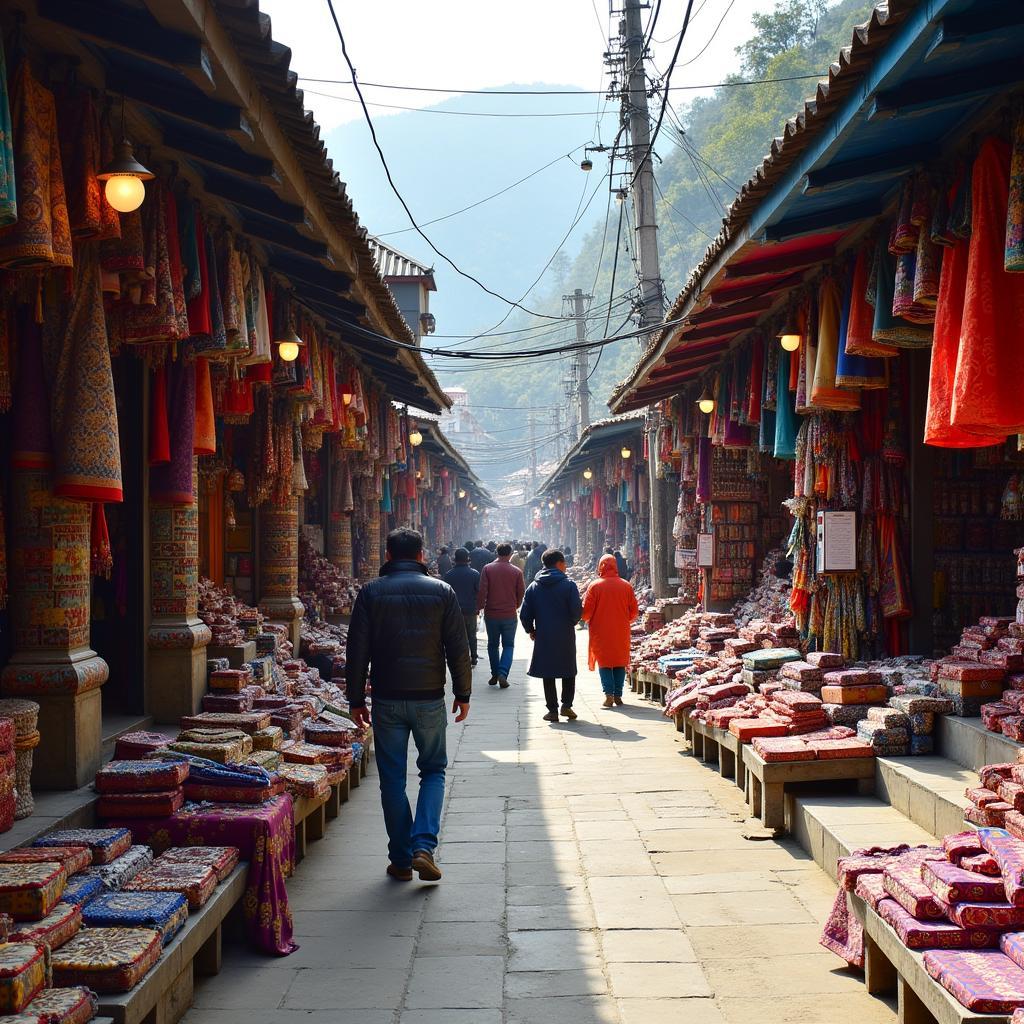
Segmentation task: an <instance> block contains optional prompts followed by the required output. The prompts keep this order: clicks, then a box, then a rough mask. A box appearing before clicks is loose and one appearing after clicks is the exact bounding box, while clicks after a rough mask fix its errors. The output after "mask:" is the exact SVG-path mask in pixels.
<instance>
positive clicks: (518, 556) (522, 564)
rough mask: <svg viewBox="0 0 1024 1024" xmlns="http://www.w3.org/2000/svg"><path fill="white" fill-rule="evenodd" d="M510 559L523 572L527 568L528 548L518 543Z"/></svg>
mask: <svg viewBox="0 0 1024 1024" xmlns="http://www.w3.org/2000/svg"><path fill="white" fill-rule="evenodd" d="M510 561H511V562H512V564H513V565H514V566H515V567H516V568H517V569H518V570H519V571H520V572H522V571H523V570H524V569H525V568H526V549H525V548H524V547H523V546H522V545H518V546H517V547H516V549H515V551H513V552H512V558H511V559H510Z"/></svg>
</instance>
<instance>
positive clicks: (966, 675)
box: [939, 661, 1006, 683]
mask: <svg viewBox="0 0 1024 1024" xmlns="http://www.w3.org/2000/svg"><path fill="white" fill-rule="evenodd" d="M1005 675H1006V673H1005V672H1004V671H1003V670H1002V669H1001V668H999V667H998V666H996V665H979V664H977V663H976V662H973V661H942V662H939V678H940V679H951V680H953V681H954V682H957V683H984V682H996V683H998V682H1002V680H1003V677H1004V676H1005Z"/></svg>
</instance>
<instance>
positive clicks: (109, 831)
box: [32, 828, 132, 864]
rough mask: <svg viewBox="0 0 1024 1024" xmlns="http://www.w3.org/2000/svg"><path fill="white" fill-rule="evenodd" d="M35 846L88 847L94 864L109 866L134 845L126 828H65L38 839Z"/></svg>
mask: <svg viewBox="0 0 1024 1024" xmlns="http://www.w3.org/2000/svg"><path fill="white" fill-rule="evenodd" d="M32 845H33V846H87V847H89V849H90V850H91V851H92V862H93V864H109V863H110V861H112V860H113V859H114V858H115V857H120V856H121V854H122V853H125V852H126V851H127V850H128V848H129V847H130V846H131V845H132V834H131V832H129V831H128V829H126V828H65V829H58V830H57V831H56V832H49V833H47V834H46V835H45V836H41V837H40V838H39V839H36V840H35V841H34V842H33V843H32Z"/></svg>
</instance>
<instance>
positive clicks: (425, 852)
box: [346, 529, 473, 882]
mask: <svg viewBox="0 0 1024 1024" xmlns="http://www.w3.org/2000/svg"><path fill="white" fill-rule="evenodd" d="M347 656H348V664H347V666H346V677H347V680H348V701H349V706H350V708H351V711H352V718H353V719H354V720H355V722H356V724H357V725H360V726H366V725H368V724H370V722H371V721H372V723H373V748H374V753H375V755H376V760H377V772H378V774H379V776H380V799H381V805H382V807H383V810H384V824H385V827H386V828H387V832H388V857H389V863H388V867H387V873H388V875H390V876H391V877H392V878H394V879H396V880H398V881H400V882H408V881H411V879H412V873H413V870H414V869H415V871H416V872H417V874H418V875H419V876H420V880H421V881H430V882H436V881H438V880H439V879H440V877H441V869H440V868H439V867H438V866H437V864H436V863H435V861H434V852H435V850H436V849H437V834H438V831H439V830H440V827H441V808H442V806H443V804H444V773H445V769H446V768H447V767H448V755H447V751H446V749H445V731H446V729H447V724H448V723H447V718H446V715H445V703H444V686H445V666H446V665H447V668H448V671H449V672H451V676H452V689H453V690H454V692H455V703H454V705H453V707H452V711H453V712H454V713H455V721H456V722H462V721H464V720H465V718H466V717H467V715H468V714H469V697H470V691H471V690H472V678H473V670H472V668H471V667H470V664H469V648H468V646H467V644H466V627H465V622H464V620H463V618H462V613H461V612H460V611H459V602H458V599H457V598H456V597H455V592H454V591H453V590H452V588H451V587H450V586H448V584H447V583H444V582H442V581H441V580H437V579H434V578H433V577H431V576H430V575H428V573H427V567H426V565H424V563H423V537H422V536H421V535H420V534H418V533H417V532H416V531H415V530H408V529H399V530H392V531H391V533H389V534H388V539H387V561H386V562H385V563H384V565H383V566H382V567H381V570H380V577H379V578H378V579H375V580H372V581H371V582H370V583H367V584H365V585H364V586H363V588H362V589H361V590H360V591H359V595H358V597H357V598H356V603H355V605H354V607H353V609H352V621H351V622H350V623H349V627H348V649H347ZM371 666H372V668H373V708H372V711H368V710H367V707H366V678H367V674H368V672H369V670H370V668H371ZM410 735H411V736H412V738H413V742H414V743H415V744H416V751H417V757H416V767H417V768H418V769H419V773H420V788H419V794H418V797H417V800H416V816H415V818H414V817H413V815H412V811H411V809H410V807H409V798H408V796H407V795H406V790H405V787H406V776H407V771H408V767H407V762H408V756H409V737H410Z"/></svg>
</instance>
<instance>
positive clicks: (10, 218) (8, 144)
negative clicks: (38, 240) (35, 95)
mask: <svg viewBox="0 0 1024 1024" xmlns="http://www.w3.org/2000/svg"><path fill="white" fill-rule="evenodd" d="M17 219H18V197H17V179H16V177H15V158H14V138H13V135H12V131H11V105H10V102H9V99H8V96H7V58H6V57H5V56H4V41H3V36H2V34H0V227H6V226H7V225H8V224H13V223H14V222H15V221H16V220H17Z"/></svg>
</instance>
